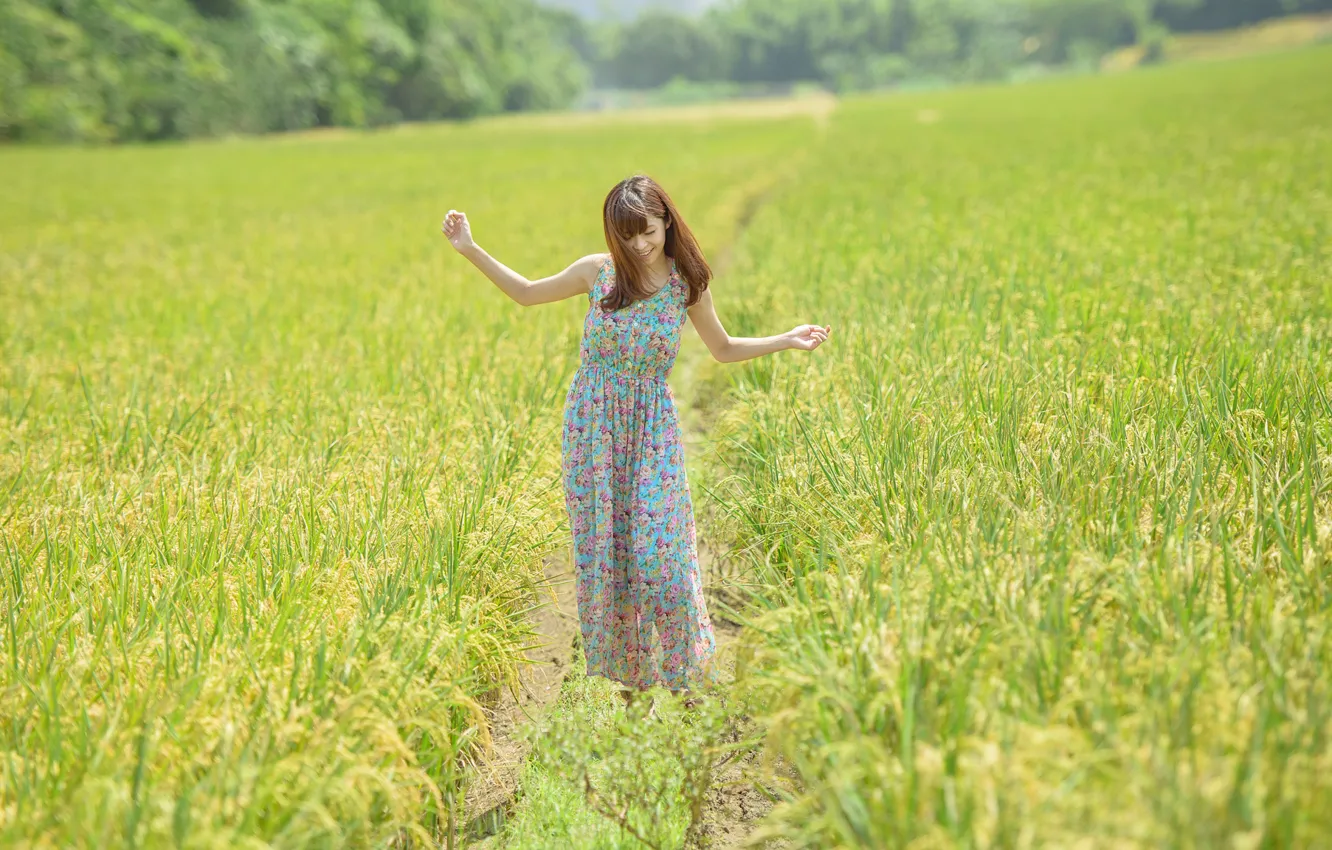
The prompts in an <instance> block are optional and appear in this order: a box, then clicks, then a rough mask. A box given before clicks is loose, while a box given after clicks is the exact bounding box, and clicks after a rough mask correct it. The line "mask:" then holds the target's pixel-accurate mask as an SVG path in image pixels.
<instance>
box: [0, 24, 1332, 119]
mask: <svg viewBox="0 0 1332 850" xmlns="http://www.w3.org/2000/svg"><path fill="white" fill-rule="evenodd" d="M1326 9H1332V0H732V2H724V3H720V4H717V5H713V6H711V7H709V8H708V9H707V10H706V11H704V12H702V13H701V14H693V15H685V14H677V13H673V12H670V11H664V10H661V9H656V8H652V9H647V10H645V11H643V12H642V13H641V14H639V15H637V16H636V17H634V18H632V19H630V20H592V19H589V18H585V17H582V16H580V15H579V14H577V13H576V12H574V11H570V10H568V9H564V8H554V7H551V6H546V5H542V4H539V3H537V2H535V0H487V2H485V3H474V2H467V0H0V139H8V140H17V141H37V142H41V141H57V142H58V141H66V142H99V141H130V140H160V139H174V138H186V137H195V136H219V135H226V134H230V133H263V132H273V131H285V130H297V129H305V128H312V127H328V126H345V127H371V126H380V125H385V124H393V123H397V122H401V121H424V120H440V119H466V118H469V117H473V116H477V115H484V114H490V113H496V112H504V111H521V110H539V109H552V108H563V107H569V106H572V105H574V104H575V103H576V102H577V101H578V99H579V98H580V97H581V96H582V95H584V94H585V93H586V92H587V91H589V90H592V89H597V88H628V89H650V88H654V87H658V86H662V85H664V84H667V83H670V82H672V81H681V80H683V81H688V82H696V83H710V82H730V83H742V84H764V83H771V84H786V83H793V82H811V83H817V84H819V85H822V86H824V87H826V88H829V89H831V90H834V91H848V90H858V89H871V88H883V87H891V86H894V85H899V84H902V83H904V82H909V81H912V80H921V79H927V80H932V81H942V82H945V83H946V82H954V81H979V80H995V79H1005V78H1008V77H1010V76H1012V75H1013V74H1014V73H1015V71H1017V70H1019V69H1022V68H1024V67H1038V68H1047V67H1058V66H1064V65H1070V64H1072V65H1081V66H1093V65H1094V63H1095V61H1096V59H1097V58H1098V57H1099V56H1100V55H1102V54H1103V53H1104V52H1105V51H1107V50H1110V49H1113V48H1114V47H1117V46H1121V45H1125V44H1140V45H1143V46H1144V47H1145V49H1146V53H1145V55H1146V56H1147V58H1149V59H1150V58H1151V57H1152V56H1154V55H1156V54H1157V53H1159V47H1160V45H1161V44H1162V43H1163V40H1164V39H1165V38H1166V37H1167V36H1168V34H1169V33H1170V32H1178V31H1190V30H1200V29H1214V28H1223V27H1233V26H1238V25H1242V24H1246V23H1252V22H1254V21H1258V20H1262V19H1265V18H1268V17H1273V16H1276V15H1281V14H1289V13H1295V12H1313V11H1322V10H1326Z"/></svg>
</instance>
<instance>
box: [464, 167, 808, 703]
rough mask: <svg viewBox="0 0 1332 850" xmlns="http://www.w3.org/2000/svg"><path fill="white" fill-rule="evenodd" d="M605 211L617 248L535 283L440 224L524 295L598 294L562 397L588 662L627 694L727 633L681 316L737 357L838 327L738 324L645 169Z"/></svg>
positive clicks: (700, 659)
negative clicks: (746, 329)
mask: <svg viewBox="0 0 1332 850" xmlns="http://www.w3.org/2000/svg"><path fill="white" fill-rule="evenodd" d="M602 223H603V229H604V230H605V235H606V247H607V248H609V249H610V252H609V253H603V254H589V255H587V256H586V257H583V258H582V259H580V260H577V261H576V262H574V263H573V264H572V265H570V266H569V267H568V268H566V269H565V270H564V271H562V272H560V273H558V274H556V275H553V276H551V277H545V278H542V279H540V280H535V281H529V280H527V279H526V278H524V277H523V276H522V275H519V274H518V273H516V272H514V271H512V270H511V269H509V268H508V267H506V266H505V265H504V264H502V263H500V262H499V261H498V260H496V259H495V258H493V257H491V256H490V255H489V254H487V253H486V252H485V250H483V249H482V248H481V247H480V246H479V245H477V244H476V242H475V241H474V240H473V239H472V231H471V226H470V224H469V223H468V221H467V216H466V214H464V213H461V212H458V211H457V210H450V211H449V213H448V216H447V217H446V218H445V219H444V224H443V231H444V235H445V236H447V237H448V240H449V243H450V244H452V245H453V247H454V248H455V249H457V251H458V253H460V254H462V255H463V256H464V257H466V258H467V259H468V260H470V261H471V262H472V264H473V265H474V266H476V267H477V268H478V269H480V271H481V272H482V273H483V274H485V276H486V277H488V278H490V280H491V281H492V282H493V283H494V284H495V285H496V286H498V287H499V288H500V289H501V290H502V291H503V292H504V294H505V295H508V296H509V297H510V298H512V299H513V300H514V301H517V302H518V303H519V304H522V305H523V306H532V305H534V304H545V303H548V302H551V301H558V300H561V299H564V298H573V297H575V296H585V297H587V299H588V310H587V316H586V318H585V319H584V321H583V342H582V347H581V351H580V355H581V359H582V362H581V364H580V366H579V368H578V371H577V373H576V374H575V375H574V378H573V382H572V384H571V385H570V387H569V392H568V395H567V397H566V399H565V407H564V436H563V439H562V450H563V465H562V469H563V476H564V493H565V503H566V506H567V508H568V511H569V523H570V525H571V526H572V529H573V542H574V560H575V563H574V567H575V572H576V575H577V582H576V584H577V598H578V615H579V620H580V621H581V626H582V636H583V648H584V654H585V655H586V657H587V673H588V675H589V676H604V677H606V678H608V679H611V680H612V681H615V682H617V683H619V684H620V685H621V686H622V687H623V688H624V689H623V690H622V691H621V696H622V697H623V698H624V700H625V701H626V703H627V702H630V701H631V700H632V699H633V696H634V694H635V693H637V692H642V691H646V690H648V689H649V688H651V687H652V686H653V685H656V684H662V685H665V686H666V687H667V688H669V689H670V690H671V691H672V692H673V693H676V694H680V693H682V692H690V693H692V692H693V691H694V690H696V689H697V688H698V687H700V686H702V685H704V684H708V683H710V682H711V681H712V678H713V674H712V669H711V661H712V657H713V653H714V651H715V648H716V640H715V637H714V635H713V631H712V623H711V621H710V620H709V618H708V612H707V607H706V605H705V604H704V600H703V588H702V583H701V581H700V579H699V570H698V556H697V550H696V544H695V538H694V514H693V505H692V502H691V500H690V493H689V483H688V481H687V480H686V478H685V463H684V449H683V447H682V445H681V442H680V423H679V420H678V418H677V416H676V410H675V401H674V399H673V397H672V395H671V390H670V387H669V386H667V384H666V378H667V376H668V375H669V374H670V372H671V367H672V366H673V365H674V363H675V355H676V353H677V351H678V350H679V347H680V330H681V328H682V327H683V326H684V320H685V316H686V315H688V317H689V319H690V320H691V321H692V322H693V323H694V328H695V330H697V331H698V335H699V336H700V337H701V338H702V339H703V342H704V344H706V345H707V347H708V351H710V352H711V353H712V356H713V357H715V358H717V359H718V360H720V361H722V362H727V363H734V362H736V361H738V360H748V359H750V358H754V357H761V356H763V355H765V354H772V353H773V352H776V351H783V350H786V349H799V350H801V351H813V350H814V349H815V348H818V347H819V345H820V344H821V343H823V342H824V341H825V340H827V339H828V334H829V331H830V329H829V328H827V327H822V326H820V325H800V326H798V327H796V328H794V329H792V330H790V331H787V332H786V333H784V334H779V335H777V336H769V337H761V338H738V337H732V336H730V335H729V334H727V333H726V331H725V329H724V328H723V327H722V324H721V322H720V321H719V320H718V319H717V313H716V312H715V311H714V310H713V307H712V293H711V292H710V291H709V290H708V282H709V281H710V280H711V279H712V269H710V268H709V267H708V263H707V261H706V260H705V259H704V258H703V252H702V251H700V250H699V247H698V243H697V242H696V241H695V240H694V235H693V234H692V233H691V232H690V230H689V227H688V225H686V224H685V222H684V219H682V218H681V217H680V214H679V212H678V211H677V210H676V208H675V205H674V204H673V203H672V202H671V199H670V197H669V196H668V195H667V194H666V192H665V191H664V190H663V189H662V188H661V187H660V186H659V185H657V183H656V182H655V181H653V180H652V179H651V178H649V177H644V176H636V177H631V178H629V179H627V180H624V181H621V182H620V183H619V184H618V185H616V186H615V188H613V189H611V191H610V194H608V195H607V196H606V201H605V204H604V205H603V208H602ZM690 700H692V697H690Z"/></svg>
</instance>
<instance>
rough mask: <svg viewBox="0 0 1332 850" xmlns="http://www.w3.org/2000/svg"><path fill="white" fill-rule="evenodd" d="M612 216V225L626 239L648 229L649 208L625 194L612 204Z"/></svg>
mask: <svg viewBox="0 0 1332 850" xmlns="http://www.w3.org/2000/svg"><path fill="white" fill-rule="evenodd" d="M610 217H611V226H613V227H614V228H615V232H616V233H618V234H619V235H620V238H621V239H624V240H625V241H628V240H630V239H633V238H634V237H635V236H637V235H638V234H640V233H642V232H644V231H645V230H647V210H646V209H644V207H643V204H642V203H635V202H634V200H633V199H631V198H627V197H625V196H623V195H621V196H620V197H619V198H617V199H616V200H615V202H614V203H613V204H611V210H610Z"/></svg>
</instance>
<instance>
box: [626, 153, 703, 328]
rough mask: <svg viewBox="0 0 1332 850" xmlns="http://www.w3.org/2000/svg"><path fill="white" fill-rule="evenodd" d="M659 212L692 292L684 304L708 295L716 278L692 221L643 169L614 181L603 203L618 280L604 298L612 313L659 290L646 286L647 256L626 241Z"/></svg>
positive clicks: (671, 251) (669, 244) (670, 253)
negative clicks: (645, 258) (707, 291)
mask: <svg viewBox="0 0 1332 850" xmlns="http://www.w3.org/2000/svg"><path fill="white" fill-rule="evenodd" d="M652 217H656V218H659V219H661V220H662V222H663V223H664V224H665V225H667V228H666V245H665V251H666V256H668V257H670V258H671V259H673V260H675V268H676V270H677V271H679V273H680V277H682V278H683V279H684V281H685V283H687V284H689V296H688V297H687V298H686V299H685V306H686V307H692V306H694V305H695V304H696V303H698V299H699V298H701V297H702V296H703V291H704V290H705V289H707V288H708V282H709V281H711V280H712V268H711V267H710V266H708V261H707V260H705V259H703V251H702V250H700V249H699V247H698V241H697V240H696V239H694V234H693V232H692V231H691V230H690V229H689V225H687V224H685V223H684V219H682V218H681V217H680V212H679V211H678V210H677V209H676V208H675V204H674V203H672V201H671V196H670V195H668V194H666V190H665V189H663V188H661V186H659V185H658V184H657V181H655V180H653V179H652V178H651V177H648V176H646V175H642V174H638V175H635V176H633V177H630V178H628V179H626V180H621V181H620V182H619V183H617V184H615V188H614V189H611V190H610V193H609V194H608V195H606V203H605V204H604V205H603V206H602V223H603V225H604V227H605V230H606V247H607V248H609V249H610V253H611V258H612V259H613V260H614V261H615V286H614V287H612V288H611V291H610V292H608V293H606V295H605V296H604V297H602V299H601V309H602V310H605V311H606V312H608V313H612V312H614V311H616V310H619V309H620V308H622V307H627V306H629V305H630V304H632V303H633V302H635V301H641V300H643V299H644V298H648V297H649V296H651V295H653V294H654V291H649V290H648V289H647V287H646V285H645V284H646V283H647V269H646V268H644V266H643V258H642V257H640V256H638V254H636V253H634V252H633V251H631V250H630V249H629V246H628V245H626V244H625V243H626V242H627V241H628V240H630V239H633V238H634V237H635V236H637V235H638V234H640V233H642V232H643V231H645V230H647V220H648V219H649V218H652Z"/></svg>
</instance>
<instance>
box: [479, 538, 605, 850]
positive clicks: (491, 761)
mask: <svg viewBox="0 0 1332 850" xmlns="http://www.w3.org/2000/svg"><path fill="white" fill-rule="evenodd" d="M545 572H546V581H547V583H548V584H549V585H550V587H551V590H553V591H554V592H555V597H556V601H555V603H553V604H552V603H551V602H550V597H549V596H548V593H547V591H545V590H543V591H542V597H543V598H542V601H543V602H544V603H545V604H543V605H541V607H539V608H537V609H536V610H535V611H533V612H532V615H531V616H532V620H533V623H532V625H533V627H534V628H535V631H536V634H537V639H538V645H537V646H534V647H533V648H531V649H529V650H528V651H527V653H526V655H527V658H528V660H529V661H530V662H532V663H531V664H529V665H526V666H525V667H524V669H523V670H522V671H521V672H520V674H519V687H518V696H517V698H516V699H515V698H514V695H513V694H512V693H509V692H506V693H504V695H503V697H502V698H501V700H500V702H499V705H497V706H496V707H495V709H494V710H493V711H491V712H490V713H489V714H490V717H489V719H490V735H491V740H492V741H493V744H494V745H493V747H492V749H491V752H490V755H489V757H488V758H487V759H486V762H485V763H484V764H483V765H482V766H481V767H480V768H478V770H477V771H476V773H475V775H474V776H473V778H472V781H471V782H470V783H469V785H468V790H467V798H466V801H465V803H464V808H463V811H464V812H466V817H465V820H464V822H465V823H466V824H467V829H466V832H467V834H468V835H470V836H472V837H473V838H480V837H483V836H488V835H493V834H494V833H496V832H498V831H499V829H500V828H501V827H502V826H503V825H504V821H505V819H506V818H507V816H508V814H509V810H510V808H511V807H512V806H513V802H514V794H515V793H516V792H517V790H518V778H519V774H520V773H521V771H522V766H523V762H524V760H526V758H527V755H528V750H529V749H530V747H529V746H528V743H527V741H526V740H525V739H524V738H523V737H522V736H521V735H519V734H518V732H519V729H520V727H521V726H522V725H523V724H524V723H527V722H529V721H531V720H534V719H536V718H537V717H539V716H540V715H541V714H542V713H543V712H544V711H545V709H546V708H547V707H548V706H550V704H551V703H553V702H554V701H555V699H556V698H557V697H558V696H559V695H560V686H561V685H563V684H564V677H565V674H567V673H568V672H569V665H570V663H571V662H572V660H573V654H574V651H573V647H574V640H575V637H576V635H577V633H578V602H577V599H576V598H575V596H574V583H573V573H572V571H571V570H570V568H569V566H568V564H566V563H564V561H563V559H560V558H550V559H548V560H547V561H546V567H545Z"/></svg>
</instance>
